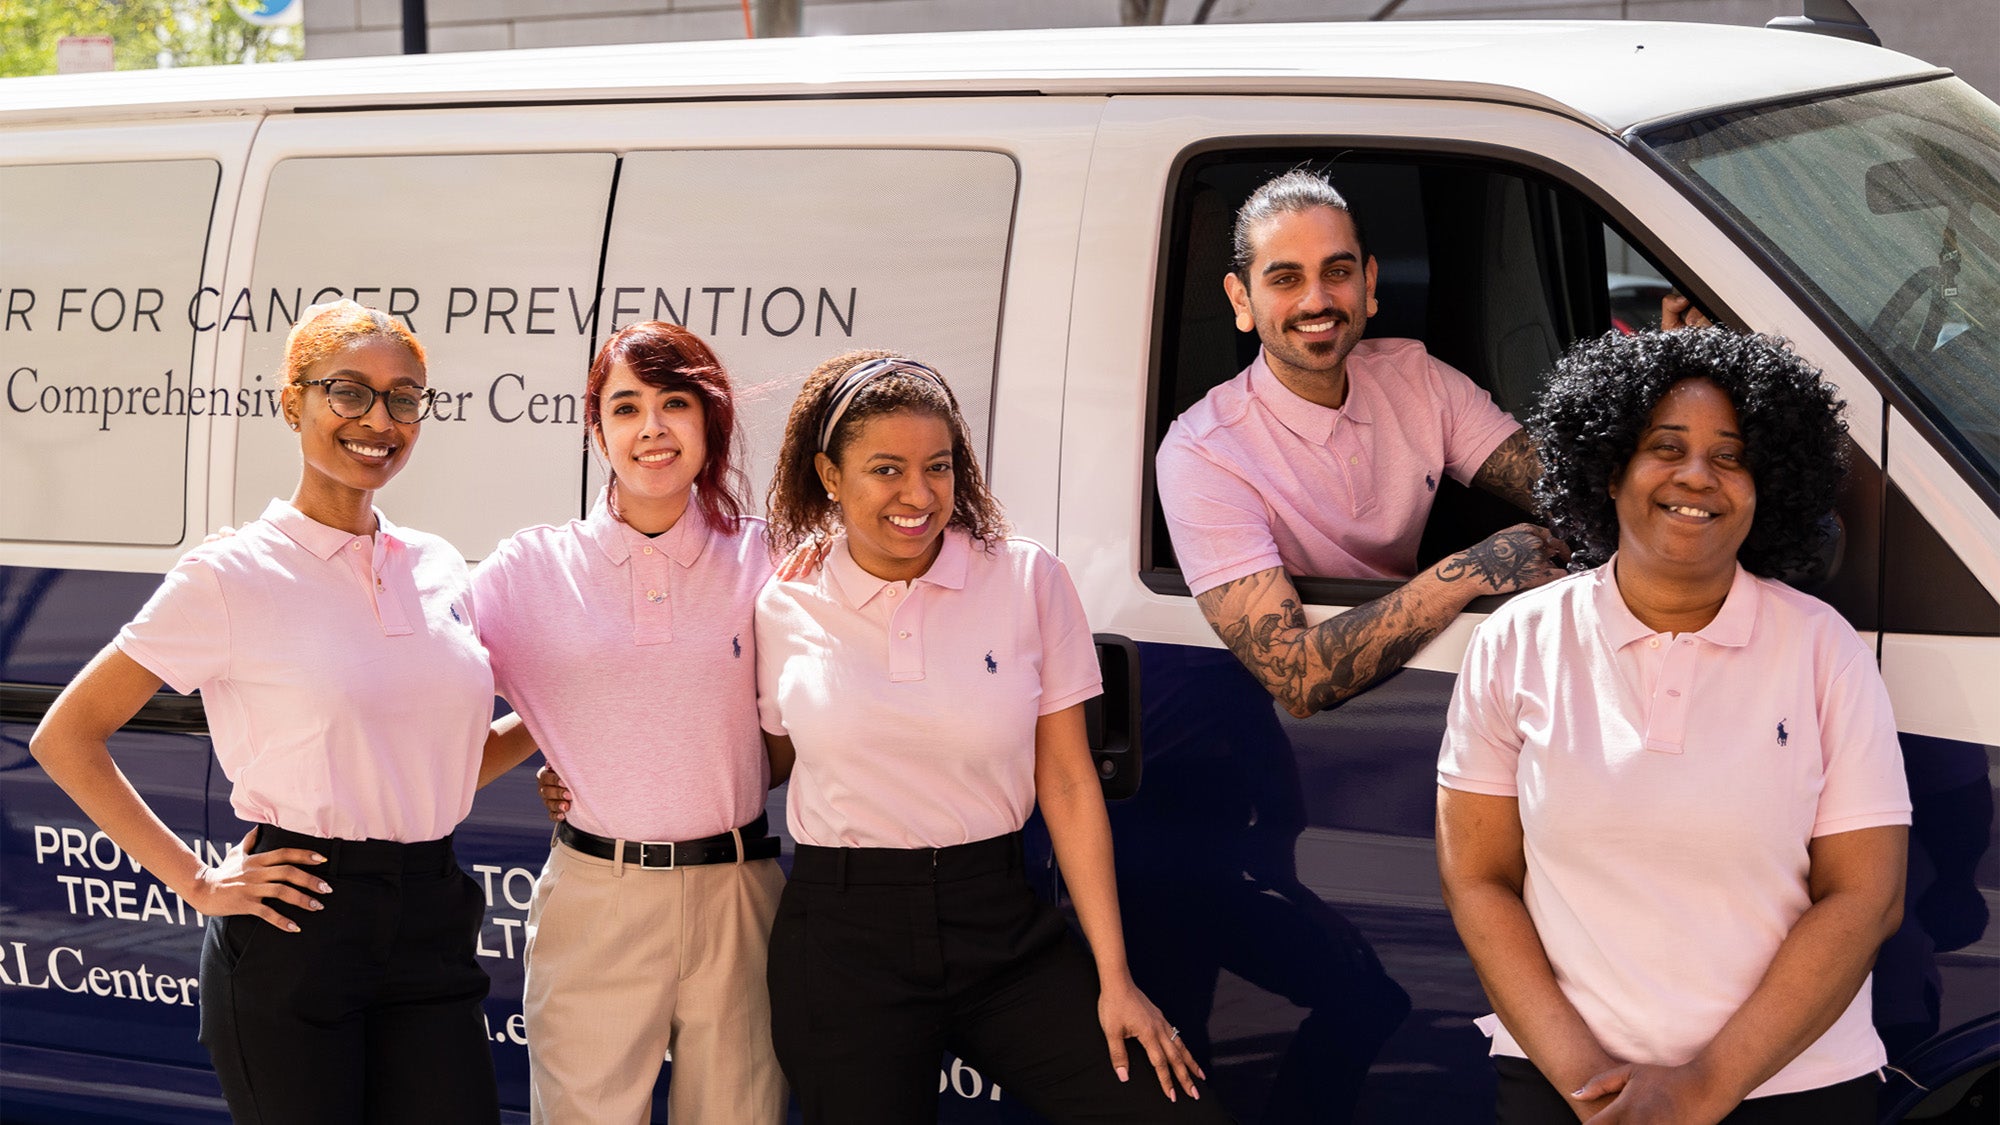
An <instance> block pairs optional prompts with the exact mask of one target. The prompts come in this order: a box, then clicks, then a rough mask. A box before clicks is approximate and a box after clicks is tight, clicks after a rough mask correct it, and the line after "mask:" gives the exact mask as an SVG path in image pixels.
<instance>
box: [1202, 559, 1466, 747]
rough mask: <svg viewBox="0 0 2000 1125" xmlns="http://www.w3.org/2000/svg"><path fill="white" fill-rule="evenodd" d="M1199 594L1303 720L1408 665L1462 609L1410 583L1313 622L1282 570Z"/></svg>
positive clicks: (1229, 640)
mask: <svg viewBox="0 0 2000 1125" xmlns="http://www.w3.org/2000/svg"><path fill="white" fill-rule="evenodd" d="M1197 600H1198V601H1199V602H1200V604H1201V608H1202V612H1203V613H1205V614H1207V616H1208V621H1209V624H1210V625H1211V626H1212V627H1213V628H1214V629H1215V632H1216V635H1217V636H1219V637H1221V638H1222V642H1223V644H1225V645H1227V646H1228V647H1229V651H1231V652H1232V653H1235V654H1236V658H1237V659H1238V660H1240V661H1242V662H1243V666H1244V667H1246V668H1248V669H1249V670H1250V672H1251V673H1252V674H1253V675H1255V676H1256V677H1257V679H1258V680H1260V681H1261V682H1262V683H1263V684H1264V686H1265V687H1266V688H1268V689H1270V692H1271V694H1272V695H1274V696H1276V697H1277V699H1278V701H1279V702H1280V703H1283V704H1284V705H1285V709H1286V710H1288V711H1290V712H1291V713H1292V714H1294V715H1298V716H1300V717H1301V718H1303V717H1305V716H1307V715H1310V714H1312V713H1314V712H1316V711H1324V710H1325V709H1327V708H1328V707H1331V706H1333V705H1334V704H1336V703H1338V702H1340V701H1341V700H1343V699H1346V698H1347V697H1349V696H1351V695H1355V694H1356V693H1358V692H1361V691H1363V690H1365V689H1366V688H1368V687H1370V686H1372V685H1373V684H1375V683H1376V682H1377V681H1379V680H1381V679H1382V678H1383V677H1384V676H1387V675H1388V674H1389V673H1391V672H1394V671H1395V670H1396V669H1398V668H1401V667H1402V666H1403V665H1404V664H1406V663H1408V662H1409V660H1410V658H1411V657H1412V656H1415V655H1416V653H1417V651H1418V650H1419V649H1421V648H1423V647H1424V645H1426V644H1428V643H1430V640H1431V638H1433V637H1435V636H1437V634H1438V632H1439V630H1441V629H1443V628H1444V626H1445V624H1446V623H1447V622H1449V621H1450V620H1451V618H1452V615H1453V614H1454V613H1455V612H1456V611H1457V607H1456V605H1455V604H1453V605H1448V606H1439V605H1436V604H1432V603H1431V602H1430V601H1427V600H1426V599H1425V598H1424V597H1423V596H1422V594H1421V592H1420V591H1418V590H1416V589H1414V588H1413V587H1412V586H1404V587H1402V588H1401V589H1398V590H1395V591H1392V592H1390V593H1389V594H1386V595H1384V596H1382V597H1380V598H1377V599H1375V600H1374V601H1372V602H1366V603H1364V604H1362V605H1359V606H1356V607H1355V608H1353V609H1351V610H1348V611H1347V612H1345V613H1342V614H1340V615H1338V616H1336V617H1332V618H1329V619H1328V620H1326V621H1322V622H1320V623H1319V624H1318V625H1314V626H1311V627H1308V626H1307V625H1306V619H1305V611H1304V610H1303V609H1302V608H1301V607H1300V605H1299V601H1298V593H1297V591H1296V590H1295V589H1294V588H1293V587H1292V582H1291V579H1289V578H1287V577H1286V576H1285V572H1284V571H1282V570H1279V569H1276V568H1273V569H1271V570H1264V571H1259V572H1257V573H1256V574H1252V575H1248V576H1246V577H1243V578H1239V579H1237V580H1236V581H1234V582H1227V583H1224V584H1223V585H1221V586H1218V587H1216V588H1215V589H1213V590H1209V591H1207V592H1205V593H1203V594H1202V595H1201V596H1200V597H1199V598H1198V599H1197Z"/></svg>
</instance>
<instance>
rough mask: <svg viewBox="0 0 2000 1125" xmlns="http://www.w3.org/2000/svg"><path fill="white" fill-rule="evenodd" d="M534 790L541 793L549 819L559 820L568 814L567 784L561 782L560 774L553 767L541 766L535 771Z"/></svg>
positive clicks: (568, 795) (568, 793) (568, 797)
mask: <svg viewBox="0 0 2000 1125" xmlns="http://www.w3.org/2000/svg"><path fill="white" fill-rule="evenodd" d="M535 791H536V792H537V793H540V794H541V796H542V804H543V806H545V807H546V808H547V809H548V810H549V819H550V820H561V819H563V818H564V817H566V816H568V815H569V802H570V792H569V786H567V785H564V784H563V779H562V775H561V774H559V773H557V772H556V771H555V767H553V766H543V767H542V768H541V769H538V770H536V771H535Z"/></svg>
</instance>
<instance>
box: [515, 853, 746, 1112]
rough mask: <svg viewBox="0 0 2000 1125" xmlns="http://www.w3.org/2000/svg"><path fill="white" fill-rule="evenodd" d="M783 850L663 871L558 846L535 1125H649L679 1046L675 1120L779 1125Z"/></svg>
mask: <svg viewBox="0 0 2000 1125" xmlns="http://www.w3.org/2000/svg"><path fill="white" fill-rule="evenodd" d="M784 881H785V879H784V874H783V872H781V871H780V870H779V868H778V862H777V861H776V860H774V859H761V860H752V861H750V862H748V863H742V864H729V863H718V864H705V865H702V866H698V867H679V868H673V869H671V870H665V871H657V870H654V871H649V870H646V869H643V868H639V867H633V866H631V865H629V864H614V863H613V862H612V861H610V860H605V859H597V858H595V857H593V856H587V855H583V854H581V853H579V852H576V851H572V850H571V849H569V848H568V847H565V846H563V845H562V844H557V845H555V846H554V847H553V848H551V849H550V851H549V861H548V864H547V866H546V867H544V868H543V870H542V879H541V882H540V883H539V884H538V885H537V886H536V888H535V898H534V902H533V903H532V904H531V905H530V906H529V908H528V931H529V936H528V949H527V986H526V989H525V996H524V1005H523V1007H524V1009H525V1014H526V1018H527V1025H528V1073H529V1083H530V1093H529V1101H530V1103H531V1106H532V1110H533V1118H534V1121H535V1122H536V1123H537V1125H572V1123H574V1125H644V1123H645V1122H647V1121H649V1120H651V1113H652V1102H653V1086H654V1083H655V1082H657V1081H658V1079H659V1075H660V1063H661V1061H662V1059H663V1058H664V1057H665V1056H666V1054H667V1053H668V1052H669V1051H671V1052H672V1053H673V1071H672V1075H671V1077H670V1079H669V1083H668V1094H667V1105H668V1114H669V1117H670V1118H671V1119H672V1121H673V1123H674V1125H765V1123H770V1125H778V1123H780V1122H782V1121H783V1120H784V1117H785V1103H786V1091H785V1080H784V1076H783V1074H782V1073H780V1071H779V1070H778V1063H777V1058H776V1056H775V1055H774V1054H773V1053H772V1050H771V1001H770V993H769V991H768V988H767V986H766V984H765V974H764V967H765V960H766V954H767V952H768V950H769V946H770V935H771V919H772V916H773V915H774V914H776V912H777V908H778V896H779V894H780V893H781V892H782V890H783V889H784Z"/></svg>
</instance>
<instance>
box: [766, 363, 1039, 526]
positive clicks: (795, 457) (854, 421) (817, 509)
mask: <svg viewBox="0 0 2000 1125" xmlns="http://www.w3.org/2000/svg"><path fill="white" fill-rule="evenodd" d="M898 354H899V353H897V352H887V351H877V350H868V351H854V352H844V353H842V354H840V355H837V356H834V357H833V358H832V359H829V360H827V361H826V362H825V363H822V364H820V365H819V366H818V367H817V368H815V369H813V373H812V374H811V375H808V376H806V382H805V386H803V387H801V388H799V397H798V398H797V399H796V400H794V401H793V403H792V412H791V414H790V416H788V417H787V418H786V419H785V437H784V440H783V441H782V442H780V443H779V446H778V464H777V467H776V468H775V469H774V470H773V471H772V473H771V487H770V491H769V493H768V494H767V495H766V496H765V500H764V508H765V512H766V519H768V520H769V521H770V530H769V531H768V533H767V536H768V538H769V540H770V544H771V554H772V557H773V558H778V557H781V556H783V555H784V554H785V553H786V552H788V551H790V550H791V549H792V548H794V547H796V546H798V545H799V544H801V543H804V542H807V541H815V542H823V541H826V540H828V539H831V538H832V536H833V530H834V528H835V527H836V526H837V525H838V524H839V522H840V518H839V514H838V511H839V509H838V508H836V507H835V505H834V502H833V498H832V497H830V496H828V495H827V494H826V487H825V486H824V485H822V484H821V483H820V479H819V469H818V468H817V465H816V462H815V461H814V460H813V454H814V453H817V452H818V451H819V447H818V440H819V426H820V422H821V420H822V419H824V418H825V417H826V410H827V402H826V400H827V397H828V396H829V395H830V394H831V393H832V392H833V389H834V386H835V385H836V384H837V383H839V382H840V378H841V376H843V375H845V374H847V373H848V372H849V371H851V370H853V369H854V368H856V367H859V366H860V365H862V364H864V363H866V362H868V361H869V360H871V359H887V358H889V357H891V356H896V355H898ZM905 358H907V357H905ZM905 411H909V412H914V413H918V414H929V415H931V416H933V417H936V418H940V419H942V420H943V421H944V423H945V425H947V426H948V427H950V428H951V464H952V511H951V520H950V521H949V522H948V524H947V526H949V527H962V528H964V529H965V530H966V531H968V532H970V533H971V535H972V537H973V538H974V539H977V540H979V541H981V542H982V543H984V544H986V545H987V548H988V549H989V550H990V549H991V545H992V544H994V543H997V542H999V541H1000V540H1002V539H1004V538H1006V537H1007V535H1008V534H1009V533H1010V531H1011V529H1010V528H1009V526H1008V524H1007V516H1006V514H1005V513H1004V512H1002V511H1001V508H1000V501H998V500H996V499H994V497H993V493H991V492H990V491H988V490H987V488H986V478H985V477H984V476H983V475H982V474H981V473H980V471H979V458H978V457H977V456H975V455H974V454H973V452H972V448H973V442H972V433H971V431H970V429H969V428H968V427H967V426H966V422H965V415H964V414H963V413H962V412H961V411H960V410H959V408H958V398H957V396H956V395H953V394H952V393H951V389H950V388H949V387H945V386H940V385H939V384H937V383H936V382H934V381H932V380H930V379H925V378H922V377H919V376H916V375H909V374H904V373H902V372H895V373H892V374H889V375H884V376H882V377H880V378H878V379H875V380H874V381H873V382H870V383H868V384H867V385H866V386H864V387H863V388H862V389H861V391H860V392H859V393H858V394H856V395H855V396H854V401H853V402H852V403H851V404H850V405H849V406H848V408H847V413H845V414H843V415H841V417H840V423H839V424H838V425H836V426H835V427H834V430H833V436H832V440H831V441H830V442H829V443H828V448H827V451H826V452H827V455H828V456H830V457H832V458H833V459H834V460H835V461H836V462H838V461H839V460H840V457H841V454H842V453H844V452H845V451H846V448H847V443H848V441H849V440H850V439H852V438H853V436H854V435H855V434H856V433H857V432H858V431H859V430H860V428H861V423H863V422H866V421H867V420H868V419H870V418H875V417H880V416H882V415H885V414H897V413H902V412H905Z"/></svg>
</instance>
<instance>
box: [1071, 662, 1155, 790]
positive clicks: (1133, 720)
mask: <svg viewBox="0 0 2000 1125" xmlns="http://www.w3.org/2000/svg"><path fill="white" fill-rule="evenodd" d="M1091 639H1092V640H1094V641H1096V642H1097V666H1098V668H1099V670H1100V671H1102V673H1103V674H1104V694H1103V695H1100V696H1097V697H1096V698H1094V699H1091V700H1088V701H1086V702H1085V703H1084V705H1083V722H1084V727H1085V729H1086V730H1088V731H1089V735H1090V756H1091V759H1092V760H1093V761H1094V762H1095V763H1096V765H1097V780H1098V782H1099V783H1100V784H1102V785H1103V786H1104V799H1105V800H1107V801H1122V800H1124V799H1126V798H1127V797H1130V796H1132V795H1133V794H1134V793H1137V792H1138V791H1139V775H1140V772H1141V770H1140V767H1141V765H1142V756H1141V754H1140V749H1139V731H1140V722H1139V646H1138V645H1136V644H1134V643H1132V641H1131V640H1130V639H1129V638H1126V637H1121V636H1119V635H1118V634H1116V633H1097V634H1094V635H1093V636H1092V638H1091Z"/></svg>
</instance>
